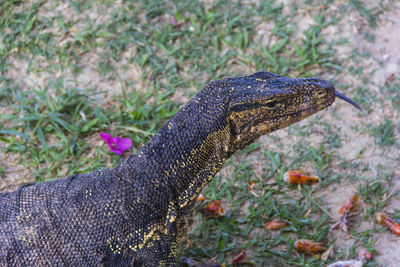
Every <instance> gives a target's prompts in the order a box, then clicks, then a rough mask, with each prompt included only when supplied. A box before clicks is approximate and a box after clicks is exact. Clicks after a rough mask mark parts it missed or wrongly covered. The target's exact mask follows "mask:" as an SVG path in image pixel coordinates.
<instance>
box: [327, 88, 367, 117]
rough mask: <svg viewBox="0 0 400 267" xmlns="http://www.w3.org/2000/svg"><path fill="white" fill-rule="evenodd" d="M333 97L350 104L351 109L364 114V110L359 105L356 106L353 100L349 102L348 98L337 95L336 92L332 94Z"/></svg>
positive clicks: (340, 94)
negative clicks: (353, 108)
mask: <svg viewBox="0 0 400 267" xmlns="http://www.w3.org/2000/svg"><path fill="white" fill-rule="evenodd" d="M334 95H335V97H337V98H340V99H342V100H344V101H346V102H347V103H349V104H351V105H352V106H353V107H355V108H356V109H358V110H359V111H361V112H362V113H364V110H363V109H362V108H361V107H360V106H359V105H357V104H356V103H355V102H354V101H353V100H351V99H350V98H348V97H347V96H345V95H344V94H342V93H339V92H338V91H335V94H334Z"/></svg>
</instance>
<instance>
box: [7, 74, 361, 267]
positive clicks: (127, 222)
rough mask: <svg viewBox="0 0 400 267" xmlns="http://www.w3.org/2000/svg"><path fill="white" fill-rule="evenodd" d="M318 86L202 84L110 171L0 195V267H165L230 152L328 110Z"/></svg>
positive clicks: (331, 95) (254, 80)
mask: <svg viewBox="0 0 400 267" xmlns="http://www.w3.org/2000/svg"><path fill="white" fill-rule="evenodd" d="M335 97H339V98H342V99H344V100H346V101H347V102H349V103H351V104H353V105H355V106H356V107H357V108H359V107H358V106H357V105H356V104H355V103H354V102H352V101H351V100H350V99H348V98H347V97H345V96H344V95H342V94H340V93H339V92H337V91H335V88H334V86H333V85H332V84H331V83H329V82H327V81H325V80H323V79H320V78H288V77H284V76H281V75H278V74H273V73H269V72H257V73H254V74H252V75H248V76H241V77H233V78H227V79H224V80H219V81H213V82H210V83H209V84H208V85H207V86H205V87H204V88H203V89H202V90H201V91H200V92H199V93H197V95H196V96H195V97H194V98H193V99H192V100H190V101H189V102H188V103H187V104H186V105H184V106H183V107H182V108H181V109H180V111H179V112H178V113H177V114H176V115H175V116H173V117H172V118H171V119H170V120H169V121H168V122H167V123H166V124H165V125H164V126H163V127H162V128H161V129H160V131H159V132H158V133H157V134H156V135H155V136H154V137H153V138H152V139H151V140H150V142H149V143H147V144H146V145H144V146H143V147H142V148H141V149H140V150H139V151H138V152H137V153H136V154H134V155H130V156H129V157H128V158H127V159H126V160H123V161H121V162H119V163H118V165H117V166H115V167H114V168H112V169H106V170H100V171H94V172H91V173H85V174H76V175H73V176H71V177H68V178H65V179H58V180H53V181H48V182H43V183H38V184H33V185H31V184H30V185H26V186H22V187H20V188H19V189H18V190H17V191H14V192H10V193H1V194H0V265H2V266H3V265H5V266H7V265H8V266H175V265H176V259H175V257H176V252H177V249H178V246H179V242H180V240H181V238H182V237H183V236H184V235H185V233H186V229H187V227H188V222H190V218H191V217H192V213H193V209H194V205H195V201H196V198H197V196H198V195H199V194H200V192H201V190H202V189H203V188H204V187H205V186H206V185H207V184H208V183H209V182H210V181H211V179H212V178H213V177H214V175H215V174H216V173H217V172H218V171H219V170H220V169H221V168H222V166H223V165H224V163H225V161H226V160H227V159H228V158H229V157H230V156H231V155H232V154H233V153H234V152H235V151H238V150H241V149H243V148H245V147H246V146H248V145H249V144H250V143H252V142H254V141H255V140H257V139H258V138H259V137H260V136H262V135H265V134H268V133H271V132H273V131H276V130H278V129H282V128H284V127H286V126H288V125H291V124H293V123H295V122H298V121H300V120H302V119H305V118H307V117H309V116H310V115H312V114H314V113H316V112H318V111H320V110H322V109H325V108H327V107H328V106H330V105H331V104H332V103H333V102H334V100H335Z"/></svg>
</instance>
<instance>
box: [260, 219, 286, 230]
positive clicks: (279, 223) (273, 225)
mask: <svg viewBox="0 0 400 267" xmlns="http://www.w3.org/2000/svg"><path fill="white" fill-rule="evenodd" d="M287 224H288V223H287V221H283V220H273V221H270V222H266V223H265V224H264V228H265V229H267V230H279V229H282V228H285V227H286V226H287Z"/></svg>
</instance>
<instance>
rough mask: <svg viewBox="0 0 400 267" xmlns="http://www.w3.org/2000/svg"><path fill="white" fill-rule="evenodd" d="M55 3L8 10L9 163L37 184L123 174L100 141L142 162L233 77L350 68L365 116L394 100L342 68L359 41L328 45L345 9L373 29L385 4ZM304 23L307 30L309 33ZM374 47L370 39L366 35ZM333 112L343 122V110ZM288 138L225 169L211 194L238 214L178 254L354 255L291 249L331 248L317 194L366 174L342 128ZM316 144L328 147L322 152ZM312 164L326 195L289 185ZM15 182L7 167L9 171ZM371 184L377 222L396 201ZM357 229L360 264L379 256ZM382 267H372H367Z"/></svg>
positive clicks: (196, 232)
mask: <svg viewBox="0 0 400 267" xmlns="http://www.w3.org/2000/svg"><path fill="white" fill-rule="evenodd" d="M57 3H58V1H37V2H35V3H33V4H29V3H23V2H21V1H0V73H1V76H0V108H1V110H2V113H1V114H0V119H1V121H2V123H1V124H0V139H1V141H2V142H3V143H4V144H5V145H4V146H2V153H5V154H6V153H13V154H16V155H19V156H20V164H21V165H22V166H24V167H26V168H29V170H30V171H31V173H32V176H34V177H35V181H37V182H39V181H44V180H48V179H53V178H58V177H63V176H67V175H71V174H74V173H79V172H89V171H92V170H96V169H99V168H104V167H111V166H113V165H115V164H116V163H117V162H118V160H119V157H118V156H115V155H112V154H111V153H109V151H108V150H107V148H106V147H105V146H104V145H102V144H101V143H100V144H99V143H98V142H97V141H98V140H99V138H98V133H99V132H100V131H104V132H111V133H113V135H118V136H124V137H130V138H131V139H132V140H133V144H134V148H133V152H135V151H136V149H138V148H140V146H141V145H142V144H144V143H146V142H147V141H148V140H149V139H150V138H151V137H152V136H153V135H154V133H156V132H157V130H158V129H159V128H160V126H161V125H162V124H163V123H164V122H165V121H166V120H168V119H169V118H170V117H171V116H173V114H175V112H176V111H177V110H178V108H179V106H180V105H181V104H182V101H183V100H185V99H187V98H189V97H191V96H193V95H194V93H195V92H196V91H197V90H198V89H199V88H201V87H202V86H204V84H205V83H207V82H208V81H210V80H213V79H220V78H223V77H226V76H232V75H238V74H243V73H249V72H253V71H255V70H260V69H264V70H267V71H271V72H276V73H279V74H282V75H290V76H299V77H304V76H322V77H324V78H327V79H331V80H333V81H336V80H338V79H339V77H340V76H341V75H342V73H343V72H347V73H349V75H351V76H352V77H354V78H356V79H359V80H362V81H363V84H361V85H358V86H357V87H356V88H354V89H353V86H352V84H343V85H342V86H343V88H344V89H345V90H346V91H347V92H346V93H348V94H349V95H351V94H354V95H355V96H356V97H355V100H356V101H357V102H359V103H360V104H361V105H362V106H363V108H364V109H365V110H366V111H367V113H371V112H372V111H373V107H372V106H371V105H370V103H371V101H368V100H367V99H376V101H374V103H376V104H375V105H383V104H384V103H386V102H384V100H382V99H378V97H377V96H376V95H375V94H374V93H373V91H370V90H363V88H365V87H364V86H367V87H368V86H375V85H373V84H372V85H371V84H369V81H368V80H366V79H365V73H364V69H363V68H362V67H360V66H358V67H357V64H351V65H352V66H351V67H350V68H348V69H347V66H348V65H347V63H349V62H351V63H360V62H363V60H364V58H365V57H368V55H362V54H360V53H359V51H356V50H354V51H353V52H352V56H351V57H350V58H347V59H342V58H341V57H339V56H338V49H339V48H340V47H342V46H346V45H349V40H347V39H346V37H343V36H340V35H339V36H330V37H329V38H327V32H329V29H330V28H332V27H336V26H337V25H339V24H340V23H342V21H343V19H344V17H345V15H346V13H347V12H356V13H358V14H359V15H360V16H361V17H363V18H365V19H366V21H368V23H369V24H370V26H371V27H375V26H376V23H377V20H378V19H379V15H380V14H383V13H384V12H385V11H386V7H384V6H383V5H382V4H379V5H376V6H373V7H368V8H367V7H366V6H365V5H364V4H363V2H362V1H350V2H349V3H347V2H346V3H344V2H343V1H323V0H321V1H304V2H302V3H298V4H296V5H293V6H291V7H289V8H285V6H284V5H283V4H277V3H275V1H266V2H263V3H262V4H254V3H249V4H244V3H241V2H240V1H237V2H232V1H225V0H216V1H212V2H210V3H203V2H200V1H186V0H185V1H179V3H172V2H170V1H146V0H138V1H120V2H115V3H114V1H107V0H101V1H100V0H97V1H91V2H88V1H66V2H65V3H63V4H64V5H65V8H64V11H62V12H61V11H56V9H55V8H56V6H57ZM332 5H335V6H337V9H331V8H330V6H332ZM90 14H92V15H94V16H93V17H89V16H88V15H90ZM305 17H307V19H308V22H309V23H304V24H303V22H304V18H305ZM299 28H300V29H302V30H301V31H299V30H298V29H299ZM265 29H267V30H265ZM263 30H264V31H263ZM365 38H367V39H368V41H369V42H373V41H374V38H373V37H371V35H369V34H365ZM87 59H93V61H94V63H93V64H94V65H93V66H91V68H92V69H93V70H92V73H94V74H95V75H96V76H95V77H93V81H90V82H89V83H88V85H87V86H81V85H80V83H81V82H80V80H79V78H77V77H82V75H85V73H86V72H85V71H86V70H87V69H88V68H89V67H88V64H89V63H88V62H86V60H87ZM91 64H92V63H91ZM353 65H354V66H353ZM358 65H360V64H358ZM361 65H362V64H361ZM132 68H137V69H139V70H140V75H139V76H138V77H135V78H134V79H133V78H127V77H126V75H125V76H124V72H125V71H128V70H130V69H132ZM16 74H18V75H16ZM16 77H20V78H21V79H17V78H16ZM37 77H39V78H40V77H49V78H48V79H44V78H43V79H38V78H37ZM96 77H100V78H101V79H102V81H107V83H108V84H110V85H113V86H117V87H118V88H120V90H115V92H114V93H115V96H113V97H107V98H106V99H103V98H104V96H105V95H107V94H106V93H107V92H104V91H101V90H99V83H101V82H102V81H97V80H96ZM398 85H399V84H398V81H395V82H393V83H392V84H391V85H390V87H389V88H387V90H386V91H384V93H385V94H388V95H390V103H391V105H393V107H394V108H395V109H398V108H399V103H398V97H396V96H398V90H397V89H398V87H399V86H398ZM113 89H115V88H107V90H113ZM381 90H384V89H381ZM176 95H177V96H180V97H175V96H176ZM330 114H332V116H333V117H335V116H336V115H335V114H336V111H335V109H333V110H332V111H331V113H330ZM364 126H365V125H358V126H357V125H355V126H354V128H353V130H354V132H356V133H358V134H360V133H362V134H370V135H371V136H372V137H373V138H375V140H376V144H377V146H378V147H381V146H382V147H386V148H390V147H393V146H396V144H397V146H398V142H396V134H397V132H399V131H400V129H397V130H396V127H395V124H394V122H393V121H392V118H386V119H385V120H384V122H383V123H381V124H376V123H375V124H374V123H372V124H368V125H367V127H368V129H369V132H368V133H365V132H363V130H362V129H364V128H365V127H364ZM396 131H397V132H396ZM287 132H288V133H289V136H293V137H296V140H297V141H296V142H293V143H291V141H290V140H289V141H287V140H285V139H284V138H280V137H279V136H276V135H271V136H269V137H267V139H266V140H268V141H270V142H271V143H274V144H275V145H276V147H275V148H270V149H266V147H265V146H260V143H256V144H253V145H251V146H249V148H247V149H246V150H244V151H242V152H240V153H238V154H237V155H236V156H235V157H233V158H232V159H230V160H229V161H228V163H227V167H226V168H225V169H224V170H225V171H222V172H221V173H220V174H219V175H217V177H215V178H214V180H213V181H212V182H211V183H210V185H209V186H208V187H207V188H206V189H205V190H204V194H205V195H206V197H207V199H209V200H222V202H223V205H226V207H228V208H227V209H228V212H227V214H226V216H224V217H221V218H218V219H207V218H205V217H203V215H201V214H200V213H198V212H196V213H195V219H196V223H195V227H194V228H193V229H192V231H191V232H190V233H189V239H190V240H191V242H192V243H191V245H190V246H187V247H184V248H182V250H181V252H180V255H181V256H185V257H189V258H193V259H195V260H198V261H207V260H216V261H218V262H220V263H223V262H224V263H225V264H226V265H227V266H229V265H230V262H231V260H232V258H233V257H234V256H235V255H237V254H238V253H239V252H240V251H241V250H246V251H247V252H248V254H247V256H246V258H245V262H246V264H248V265H254V266H277V265H283V266H320V265H322V264H326V263H327V262H332V261H335V260H339V259H344V258H346V257H347V256H346V255H347V254H348V253H347V251H339V252H338V254H337V256H335V258H334V259H328V260H322V259H320V258H318V257H310V256H306V255H304V254H301V253H297V252H295V250H294V242H295V240H296V239H298V238H306V239H312V240H315V241H321V242H323V243H324V244H325V245H326V246H330V245H333V243H334V242H335V238H336V237H335V236H334V235H332V234H331V233H330V231H329V228H330V225H331V224H332V223H333V221H332V218H331V215H330V214H329V213H328V212H327V210H328V208H329V207H328V204H327V200H326V199H324V197H322V196H321V195H319V194H318V192H321V191H322V192H323V191H324V190H330V188H331V187H333V188H335V187H336V186H338V185H339V184H340V181H342V180H344V178H346V179H355V178H354V177H353V176H355V175H356V174H360V175H361V174H363V173H364V172H366V171H365V170H366V169H367V168H368V166H366V165H365V163H363V162H348V161H347V160H345V159H344V158H342V157H341V156H340V155H339V154H338V150H339V149H341V148H342V147H343V142H345V141H342V140H341V139H342V138H343V134H344V132H345V131H342V130H341V128H340V127H339V126H336V125H334V124H332V123H329V122H323V121H321V116H315V117H313V118H312V119H310V120H309V121H306V122H304V123H302V124H299V125H295V126H294V127H291V128H290V129H288V130H287ZM309 136H312V137H321V138H322V139H321V140H322V141H321V142H320V143H314V142H312V138H311V140H310V138H308V137H309ZM96 140H97V141H96ZM360 153H361V152H360ZM338 162H340V163H341V164H337V163H338ZM304 166H307V168H308V169H311V170H312V171H314V172H315V174H317V175H318V176H319V177H320V178H321V179H322V182H321V183H320V184H319V185H317V186H303V187H301V188H297V187H294V186H287V185H286V184H285V183H284V182H283V181H282V175H283V173H284V172H285V171H287V170H290V169H298V168H303V167H304ZM6 172H7V169H6V167H4V166H0V174H1V175H2V176H3V175H4V174H5V173H6ZM372 178H375V179H377V181H375V182H374V183H372V184H370V185H366V184H365V181H360V180H357V181H358V183H359V189H358V191H359V194H360V195H361V196H362V197H363V199H364V201H365V202H366V203H367V204H368V205H369V206H368V207H369V208H368V209H367V210H366V211H363V215H364V216H365V218H366V219H368V220H373V219H372V218H373V214H374V213H375V212H376V211H379V210H381V209H382V208H384V207H385V206H386V204H387V201H388V199H384V198H383V196H384V195H385V193H387V192H388V186H387V185H384V184H382V183H381V182H380V178H381V177H372ZM249 182H254V183H256V185H257V187H256V189H255V190H254V192H253V191H249V190H248V189H247V187H248V183H249ZM328 186H329V187H328ZM267 218H268V219H271V218H281V219H286V220H288V221H289V228H286V229H284V230H282V231H280V232H276V233H275V232H274V233H271V232H268V231H266V230H264V228H263V224H264V223H265V220H266V219H267ZM351 231H352V233H353V234H354V236H356V239H355V241H354V245H353V246H352V247H351V248H349V251H350V256H353V257H354V256H355V253H356V252H355V251H356V248H358V247H359V246H364V247H366V248H367V249H368V250H370V251H371V252H374V251H375V248H374V242H372V235H373V234H374V233H375V232H376V231H375V230H374V229H372V230H365V231H361V232H360V231H359V230H358V229H356V228H352V229H351ZM250 252H251V253H250ZM376 265H377V263H376V262H375V261H371V262H370V263H368V264H367V266H376Z"/></svg>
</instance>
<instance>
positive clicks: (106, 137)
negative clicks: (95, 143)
mask: <svg viewBox="0 0 400 267" xmlns="http://www.w3.org/2000/svg"><path fill="white" fill-rule="evenodd" d="M99 134H100V137H101V139H103V140H104V141H106V142H108V141H109V140H110V139H111V134H108V133H103V132H100V133H99Z"/></svg>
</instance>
